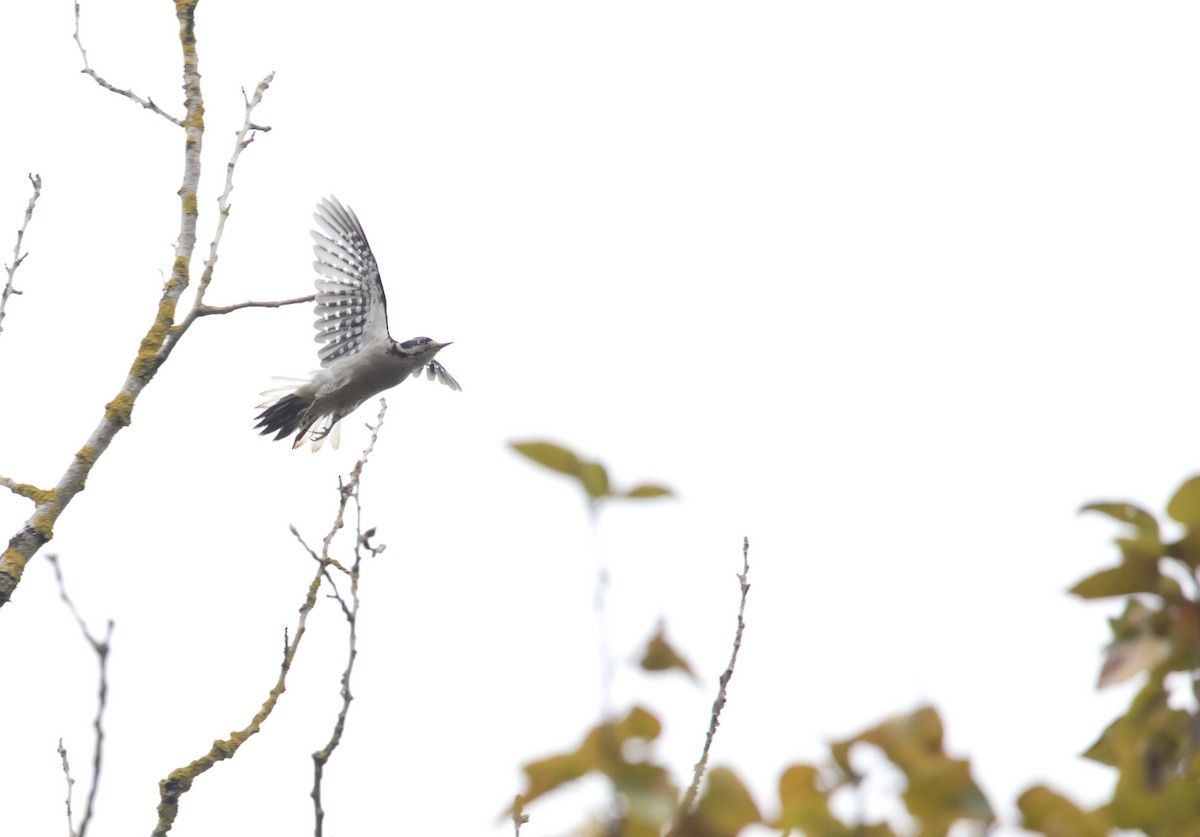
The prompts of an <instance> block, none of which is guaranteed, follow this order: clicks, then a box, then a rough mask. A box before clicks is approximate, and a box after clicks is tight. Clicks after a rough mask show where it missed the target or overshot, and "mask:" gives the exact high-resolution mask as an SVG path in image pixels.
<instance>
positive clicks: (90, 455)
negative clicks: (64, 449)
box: [75, 445, 96, 465]
mask: <svg viewBox="0 0 1200 837" xmlns="http://www.w3.org/2000/svg"><path fill="white" fill-rule="evenodd" d="M75 458H76V459H78V460H79V461H80V462H83V463H85V464H87V465H95V464H96V449H95V448H93V447H92V446H91V445H84V446H83V447H81V448H80V449H79V450H77V451H76V452H75Z"/></svg>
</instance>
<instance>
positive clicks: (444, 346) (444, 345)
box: [438, 340, 454, 349]
mask: <svg viewBox="0 0 1200 837" xmlns="http://www.w3.org/2000/svg"><path fill="white" fill-rule="evenodd" d="M453 345H454V341H453V340H451V341H450V342H449V343H442V344H441V345H440V346H438V348H439V349H444V348H446V347H447V346H453Z"/></svg>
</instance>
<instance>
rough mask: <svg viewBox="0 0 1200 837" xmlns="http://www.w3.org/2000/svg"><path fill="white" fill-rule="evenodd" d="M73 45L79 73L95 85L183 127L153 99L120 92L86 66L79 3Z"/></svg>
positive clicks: (76, 5) (86, 58) (76, 8)
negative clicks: (79, 59)
mask: <svg viewBox="0 0 1200 837" xmlns="http://www.w3.org/2000/svg"><path fill="white" fill-rule="evenodd" d="M75 43H76V44H77V45H78V46H79V54H80V55H82V56H83V69H82V70H80V71H79V72H81V73H83V74H85V75H89V76H91V77H92V79H93V80H94V81H95V82H96V84H98V85H100V86H101V87H103V88H104V89H105V90H111V91H112V92H113V93H116V94H117V95H118V96H124V97H125V98H126V99H129V100H130V101H132V102H137V103H138V104H139V105H141V106H142V107H144V108H146V109H147V110H152V111H154V112H155V113H157V114H158V115H159V116H161V117H162V118H163V119H165V120H167V121H168V122H170V123H171V124H172V125H178V126H179V127H180V128H182V127H183V120H182V119H179V118H177V117H174V116H171V114H169V113H167V112H166V111H165V110H163V109H162V108H160V107H159V106H158V105H156V104H154V100H153V99H143V98H142V97H141V96H139V95H138V94H136V93H134V92H133V91H132V90H121V89H120V88H117V87H113V86H112V85H111V84H109V83H108V82H107V81H105V80H104V79H103V78H102V77H101V76H100V75H98V74H97V73H96V71H95V70H93V69H92V68H91V67H90V66H89V65H88V57H87V50H86V49H84V48H83V41H82V40H81V39H80V37H79V3H76V4H75Z"/></svg>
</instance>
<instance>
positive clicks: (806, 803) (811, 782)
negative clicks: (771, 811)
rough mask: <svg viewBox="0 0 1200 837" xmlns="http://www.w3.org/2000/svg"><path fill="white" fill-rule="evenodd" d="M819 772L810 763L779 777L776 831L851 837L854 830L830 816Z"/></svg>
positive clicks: (796, 766)
mask: <svg viewBox="0 0 1200 837" xmlns="http://www.w3.org/2000/svg"><path fill="white" fill-rule="evenodd" d="M819 779H820V773H819V772H818V771H817V768H815V767H813V766H811V765H807V764H794V765H792V766H791V767H789V768H788V769H787V770H785V771H783V775H782V776H780V777H779V819H778V820H777V821H776V822H774V823H772V824H771V827H772V828H774V829H778V830H781V831H783V832H785V833H790V832H792V831H794V830H796V829H799V830H801V831H803V832H805V833H806V834H814V835H817V834H819V835H821V837H850V835H853V834H854V833H855V831H854V829H852V828H849V827H848V826H845V825H843V824H842V823H840V822H839V821H838V820H837V819H835V818H834V817H833V815H832V814H830V813H829V793H828V792H827V791H824V790H822V789H821V787H820V783H819Z"/></svg>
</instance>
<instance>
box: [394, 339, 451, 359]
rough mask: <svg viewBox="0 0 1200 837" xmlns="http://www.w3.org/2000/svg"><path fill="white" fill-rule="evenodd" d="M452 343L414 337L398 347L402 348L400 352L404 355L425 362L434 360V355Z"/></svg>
mask: <svg viewBox="0 0 1200 837" xmlns="http://www.w3.org/2000/svg"><path fill="white" fill-rule="evenodd" d="M453 342H454V341H453V340H451V341H450V343H453ZM450 343H439V342H437V341H436V340H431V339H430V338H428V337H414V338H413V339H411V340H405V341H404V342H403V343H397V344H396V345H398V346H399V347H400V351H401V352H402V353H403V354H404V355H406V356H408V357H410V358H413V359H417V360H421V361H423V362H424V361H430V360H433V357H434V355H436V354H437V353H438V352H440V351H441V350H442V349H444V348H446V347H447V346H449V345H450Z"/></svg>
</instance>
